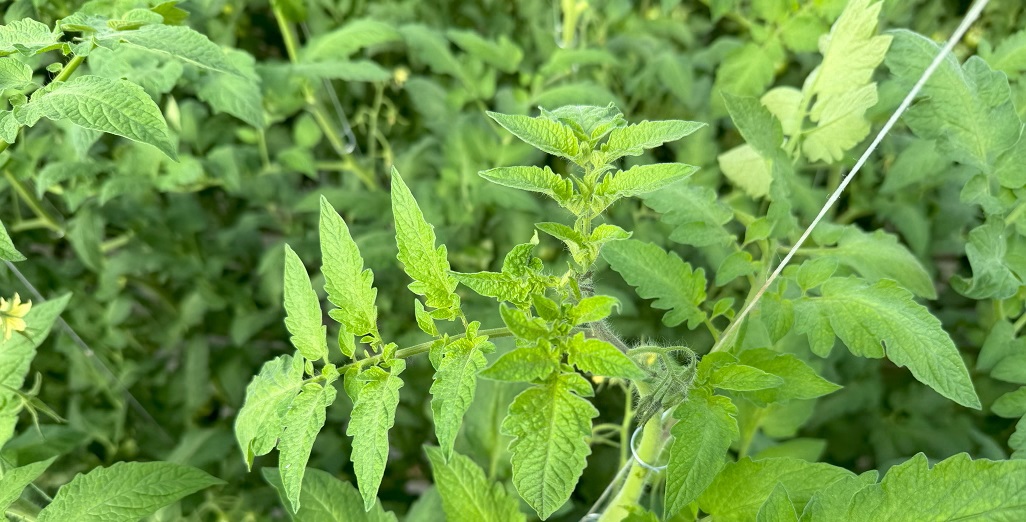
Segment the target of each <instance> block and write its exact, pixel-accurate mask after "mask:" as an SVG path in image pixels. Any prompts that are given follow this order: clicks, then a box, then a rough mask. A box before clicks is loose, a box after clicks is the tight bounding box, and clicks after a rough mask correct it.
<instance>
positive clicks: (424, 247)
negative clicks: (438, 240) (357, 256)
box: [392, 168, 460, 319]
mask: <svg viewBox="0 0 1026 522" xmlns="http://www.w3.org/2000/svg"><path fill="white" fill-rule="evenodd" d="M392 213H393V214H394V215H395V233H396V234H395V235H396V242H397V243H398V245H399V256H398V258H399V261H400V262H402V264H403V270H405V271H406V273H407V274H408V275H409V276H410V277H411V278H413V283H412V284H410V290H412V291H413V292H414V293H415V294H418V295H423V296H424V297H426V298H427V305H428V306H430V307H432V308H436V309H438V310H441V311H442V313H443V314H444V318H446V319H452V318H454V317H456V315H457V313H458V312H459V306H460V299H459V296H457V295H456V293H455V291H456V285H457V282H456V277H455V276H453V275H452V274H451V273H450V272H449V259H448V258H447V257H446V250H445V245H441V246H439V247H438V249H437V250H436V249H435V231H434V227H433V226H431V225H429V224H428V222H427V221H425V220H424V213H423V212H421V210H420V207H419V206H418V205H417V200H416V199H414V198H413V193H411V192H410V189H409V187H407V186H406V183H404V182H403V178H402V177H400V176H399V172H398V171H396V170H395V168H393V169H392Z"/></svg>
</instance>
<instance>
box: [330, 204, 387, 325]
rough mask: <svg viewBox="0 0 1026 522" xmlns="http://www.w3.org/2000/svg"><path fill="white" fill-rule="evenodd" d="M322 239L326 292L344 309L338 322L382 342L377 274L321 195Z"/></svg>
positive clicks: (332, 301) (340, 218)
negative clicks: (367, 266)
mask: <svg viewBox="0 0 1026 522" xmlns="http://www.w3.org/2000/svg"><path fill="white" fill-rule="evenodd" d="M320 236H321V259H322V261H321V262H322V263H323V264H322V265H321V272H323V273H324V290H325V291H327V292H328V300H329V301H331V303H332V304H334V305H335V306H337V307H339V308H340V309H341V310H340V312H341V313H339V314H337V315H338V316H339V320H340V321H339V322H341V323H342V325H343V326H344V327H345V329H346V331H348V332H350V333H351V334H353V335H361V336H362V335H371V336H373V337H374V338H376V339H379V338H380V337H381V335H380V334H379V333H378V324H377V322H378V308H377V306H376V305H375V304H374V302H375V300H376V299H377V296H378V290H377V289H376V288H374V272H372V271H371V270H370V269H369V268H368V269H366V270H365V269H364V268H363V257H362V256H360V249H359V248H357V246H356V242H355V241H353V236H351V235H350V234H349V227H347V226H346V222H345V221H343V220H342V216H339V215H338V212H335V209H334V208H332V207H331V203H328V200H327V199H326V198H325V197H324V196H321V217H320ZM333 317H334V316H333Z"/></svg>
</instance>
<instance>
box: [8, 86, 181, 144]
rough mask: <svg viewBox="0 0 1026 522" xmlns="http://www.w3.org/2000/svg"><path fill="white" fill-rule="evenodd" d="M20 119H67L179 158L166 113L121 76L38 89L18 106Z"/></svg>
mask: <svg viewBox="0 0 1026 522" xmlns="http://www.w3.org/2000/svg"><path fill="white" fill-rule="evenodd" d="M15 115H16V117H17V118H18V121H20V122H22V123H23V124H25V125H28V126H32V125H35V123H36V122H37V121H39V119H40V118H47V119H51V120H61V119H67V120H69V121H71V122H72V123H74V124H75V125H78V126H81V127H84V128H86V129H91V130H98V131H102V132H108V133H111V134H116V135H118V136H123V137H125V138H128V139H130V140H135V141H138V142H142V143H148V144H150V145H153V146H154V147H157V148H158V149H160V151H161V152H163V153H164V154H166V155H167V156H168V157H170V158H172V159H177V158H178V153H177V152H176V151H175V144H174V142H173V141H172V137H171V133H170V131H169V130H168V127H167V123H166V122H165V121H164V116H163V114H161V112H160V109H159V108H158V107H157V105H156V104H155V103H153V100H152V99H151V98H150V97H149V95H148V94H146V91H144V90H143V89H142V87H139V86H138V85H136V84H134V83H132V82H129V81H126V80H121V79H116V80H111V79H109V78H101V77H99V76H78V77H76V78H73V79H71V80H69V81H67V82H63V83H60V82H56V83H51V84H50V85H47V86H46V87H45V88H43V89H40V90H39V91H36V92H35V94H33V95H32V99H31V100H30V101H29V102H28V103H26V104H25V105H23V106H21V107H18V108H17V109H16V110H15Z"/></svg>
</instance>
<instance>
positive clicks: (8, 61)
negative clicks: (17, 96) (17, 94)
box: [0, 58, 32, 91]
mask: <svg viewBox="0 0 1026 522" xmlns="http://www.w3.org/2000/svg"><path fill="white" fill-rule="evenodd" d="M31 85H32V67H29V65H28V64H26V63H25V62H22V61H20V60H18V59H15V58H0V91H5V90H7V89H24V88H26V87H30V86H31Z"/></svg>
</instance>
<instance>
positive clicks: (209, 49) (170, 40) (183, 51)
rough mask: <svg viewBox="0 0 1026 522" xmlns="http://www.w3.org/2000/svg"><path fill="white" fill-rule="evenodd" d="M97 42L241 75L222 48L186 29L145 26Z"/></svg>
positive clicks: (172, 26)
mask: <svg viewBox="0 0 1026 522" xmlns="http://www.w3.org/2000/svg"><path fill="white" fill-rule="evenodd" d="M97 38H98V39H100V40H114V41H121V42H124V43H126V44H128V45H132V46H135V47H138V48H141V49H145V50H147V51H150V52H154V53H158V54H164V55H167V56H170V57H172V58H175V59H177V60H181V61H183V62H185V63H188V64H191V65H195V66H197V67H202V68H204V69H210V70H212V71H217V72H221V73H229V74H239V71H238V69H237V68H236V67H235V66H234V65H232V63H231V61H230V60H229V59H228V58H227V56H226V55H225V52H224V50H222V49H221V47H220V46H219V45H217V44H215V43H213V42H211V41H210V39H208V38H207V37H206V36H205V35H204V34H203V33H200V32H197V31H195V30H193V29H191V28H189V27H187V26H184V25H163V24H159V25H144V26H142V27H140V28H138V29H136V30H133V31H117V32H111V33H106V34H101V35H98V36H97Z"/></svg>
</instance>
